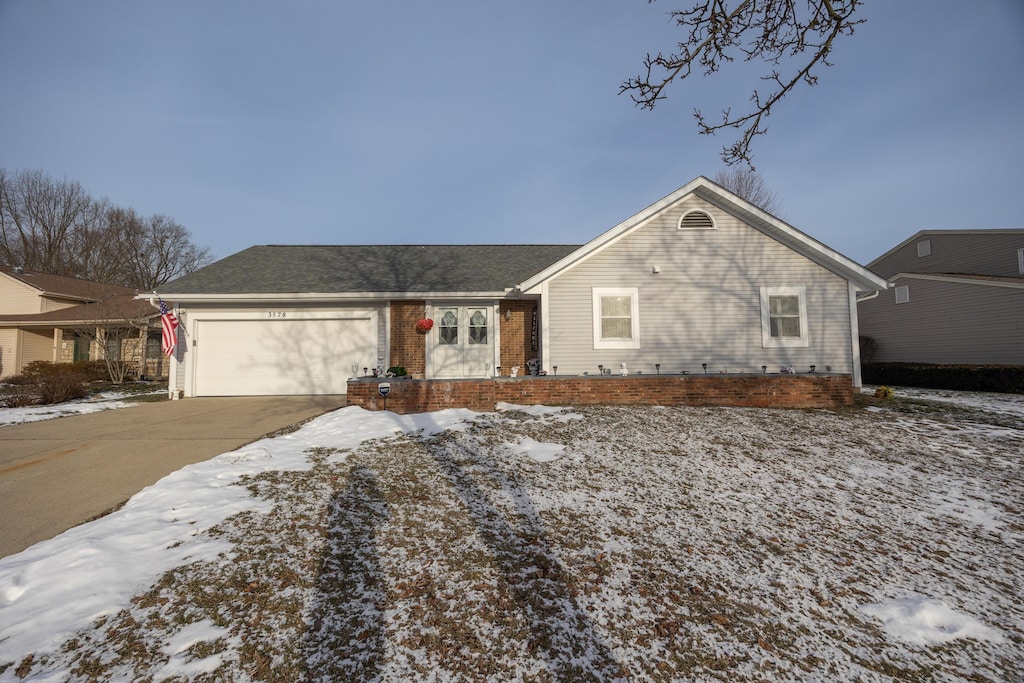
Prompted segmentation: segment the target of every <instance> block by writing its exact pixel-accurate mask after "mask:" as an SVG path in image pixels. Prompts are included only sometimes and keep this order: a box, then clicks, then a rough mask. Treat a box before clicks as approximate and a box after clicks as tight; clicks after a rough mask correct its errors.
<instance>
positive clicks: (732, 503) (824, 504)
mask: <svg viewBox="0 0 1024 683" xmlns="http://www.w3.org/2000/svg"><path fill="white" fill-rule="evenodd" d="M868 400H869V399H868ZM505 408H506V410H503V411H501V412H498V413H489V414H479V413H471V412H469V411H443V412H439V413H430V414H424V415H415V416H398V415H393V414H390V413H368V412H365V411H363V410H361V409H358V408H346V409H343V410H340V411H337V412H335V413H332V414H328V415H325V416H323V417H320V418H318V419H316V420H314V421H312V422H310V423H308V424H307V425H306V426H304V427H303V428H302V429H300V430H298V431H296V432H294V433H291V434H287V435H283V436H278V437H276V438H273V439H265V440H262V441H259V442H256V443H254V444H250V445H249V446H246V447H244V448H242V449H240V450H238V451H234V452H232V453H227V454H224V455H222V456H219V457H218V458H215V459H213V460H211V461H209V462H206V463H200V464H198V465H194V466H191V467H188V468H185V469H184V470H181V471H180V472H177V473H175V474H173V475H170V476H169V477H167V478H165V479H164V480H163V481H161V482H159V483H158V484H156V485H155V486H153V487H150V488H149V489H146V490H145V491H143V492H141V493H140V494H139V495H137V496H136V497H135V498H133V499H132V501H130V502H129V503H128V504H127V505H126V506H125V507H124V508H122V509H121V510H120V511H118V512H116V513H114V514H112V515H109V516H108V517H105V518H103V519H100V520H97V521H95V522H92V523H90V524H87V525H83V526H81V527H77V528H75V529H72V530H71V531H69V532H67V533H65V534H63V535H61V536H59V537H57V538H56V539H53V540H51V541H47V542H44V543H41V544H38V545H36V546H33V547H32V548H29V549H28V550H26V551H24V552H23V553H20V554H18V555H15V556H13V557H9V558H5V559H3V560H0V681H22V680H27V681H58V680H76V681H78V680H81V681H86V680H97V681H106V680H117V681H121V680H153V681H164V680H179V681H180V680H208V681H214V680H232V681H244V680H282V681H295V680H318V681H321V680H322V681H342V680H344V681H350V680H351V681H369V680H381V681H407V680H436V681H452V680H459V681H475V680H485V679H488V678H490V679H493V680H524V681H525V680H531V681H533V680H536V681H556V680H656V681H663V680H664V681H668V680H721V681H765V680H804V681H823V680H829V681H831V680H865V681H876V680H877V681H887V680H901V681H902V680H906V681H911V680H913V681H918V680H944V681H958V680H964V681H967V680H971V681H974V680H991V681H1007V680H1024V476H1022V462H1021V460H1022V457H1021V456H1022V452H1024V412H1018V411H1015V410H1013V409H1012V408H1011V409H1005V408H1001V409H990V406H989V405H988V404H987V403H986V402H984V401H980V402H969V401H968V402H956V401H952V402H946V403H919V402H914V401H906V400H899V401H893V402H878V404H877V405H876V406H871V407H870V409H865V408H858V409H852V410H848V411H840V412H830V411H779V410H757V409H722V408H612V407H602V408H585V409H574V410H559V409H542V408H531V409H529V410H525V409H524V410H516V409H511V408H513V407H509V406H506V407H505Z"/></svg>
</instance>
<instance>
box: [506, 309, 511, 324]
mask: <svg viewBox="0 0 1024 683" xmlns="http://www.w3.org/2000/svg"><path fill="white" fill-rule="evenodd" d="M511 319H512V309H511V308H506V309H505V320H506V321H508V320H511Z"/></svg>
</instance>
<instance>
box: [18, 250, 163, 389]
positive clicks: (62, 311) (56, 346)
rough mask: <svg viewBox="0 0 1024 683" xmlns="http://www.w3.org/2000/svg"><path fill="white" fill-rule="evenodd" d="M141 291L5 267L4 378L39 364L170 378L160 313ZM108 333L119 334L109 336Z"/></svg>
mask: <svg viewBox="0 0 1024 683" xmlns="http://www.w3.org/2000/svg"><path fill="white" fill-rule="evenodd" d="M136 294H137V292H136V290H134V289H132V288H129V287H119V286H117V285H107V284H102V283H99V282H91V281H89V280H80V279H77V278H72V277H64V276H61V275H50V274H47V273H38V272H33V271H29V270H25V269H23V268H18V267H11V266H2V265H0V378H4V377H11V376H13V375H17V374H19V373H21V372H22V371H23V370H24V369H25V366H27V365H28V364H29V363H31V362H33V361H50V362H54V363H71V362H74V361H80V360H100V359H103V358H105V357H108V356H109V355H110V354H117V355H116V357H117V358H118V359H119V360H125V361H129V362H134V363H141V362H142V361H143V358H145V370H144V373H145V374H146V375H149V376H161V375H163V376H166V374H167V372H166V367H165V366H166V363H165V362H164V358H163V355H162V353H161V352H160V319H159V311H158V310H157V309H156V308H154V307H153V306H152V305H151V304H149V302H148V301H144V300H137V299H135V295H136ZM106 330H119V332H118V333H116V334H115V333H110V334H106V333H105V331H106Z"/></svg>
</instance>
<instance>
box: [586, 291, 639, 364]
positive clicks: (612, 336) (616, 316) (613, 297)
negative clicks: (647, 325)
mask: <svg viewBox="0 0 1024 683" xmlns="http://www.w3.org/2000/svg"><path fill="white" fill-rule="evenodd" d="M593 298H594V308H593V316H594V348H595V349H639V348H640V294H639V291H638V290H637V288H636V287H594V289H593Z"/></svg>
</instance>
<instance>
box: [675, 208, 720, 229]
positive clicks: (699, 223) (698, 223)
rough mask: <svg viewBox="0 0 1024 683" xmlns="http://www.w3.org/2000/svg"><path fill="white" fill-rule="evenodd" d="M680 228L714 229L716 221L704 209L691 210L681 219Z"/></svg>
mask: <svg viewBox="0 0 1024 683" xmlns="http://www.w3.org/2000/svg"><path fill="white" fill-rule="evenodd" d="M679 229H680V230H714V229H715V222H714V221H713V220H711V216H709V215H708V214H706V213H704V212H703V211H690V212H688V213H687V214H686V215H684V216H683V217H682V218H680V219H679Z"/></svg>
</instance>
